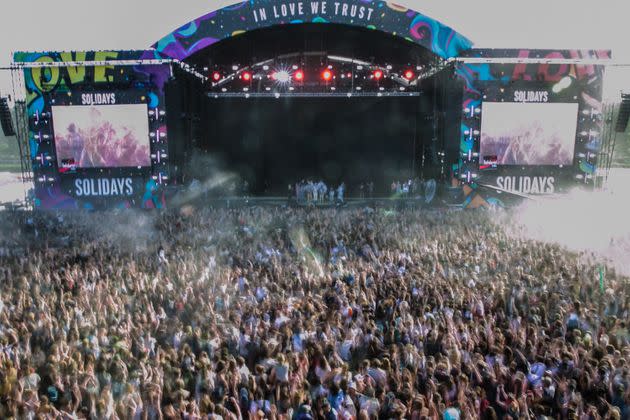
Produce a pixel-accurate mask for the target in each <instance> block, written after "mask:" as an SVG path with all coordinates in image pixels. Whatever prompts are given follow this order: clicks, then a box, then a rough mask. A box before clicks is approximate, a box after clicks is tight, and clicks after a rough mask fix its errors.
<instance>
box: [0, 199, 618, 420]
mask: <svg viewBox="0 0 630 420" xmlns="http://www.w3.org/2000/svg"><path fill="white" fill-rule="evenodd" d="M509 217H510V215H509V214H497V213H489V212H485V211H481V212H473V211H471V212H458V211H448V212H446V211H442V212H438V211H418V210H403V211H392V210H385V209H376V210H375V209H363V210H351V209H345V210H334V209H311V208H301V209H286V208H275V209H269V208H267V209H263V208H256V207H252V208H245V209H231V210H226V209H195V208H193V207H184V208H182V209H180V210H178V211H174V210H173V211H167V212H162V213H158V212H157V211H156V212H154V213H133V212H131V211H126V212H121V213H80V212H75V213H69V214H64V215H63V216H56V215H54V214H47V213H42V214H31V213H23V214H21V213H8V212H7V213H4V214H0V365H1V367H0V418H4V419H83V418H90V419H241V418H246V419H298V420H299V419H302V420H305V419H331V420H332V419H362V420H363V419H414V420H418V419H449V420H450V419H546V418H549V419H580V420H582V419H627V418H630V406H629V403H630V398H629V397H630V391H629V390H630V335H629V333H628V315H629V312H628V311H629V309H630V293H628V291H629V290H628V289H629V285H628V279H627V278H624V277H623V276H621V275H620V274H617V273H615V272H614V271H613V270H611V269H608V270H606V269H605V267H604V266H600V265H598V264H597V263H595V262H594V261H593V260H592V257H591V256H589V255H586V254H575V253H571V252H568V251H567V250H565V249H562V248H561V247H559V246H557V245H554V244H547V243H538V242H534V241H531V240H528V239H526V238H525V237H523V236H521V235H519V232H518V230H512V229H510V230H508V229H507V228H506V227H505V226H513V222H512V221H511V220H510V219H509Z"/></svg>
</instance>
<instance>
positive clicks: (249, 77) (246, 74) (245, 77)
mask: <svg viewBox="0 0 630 420" xmlns="http://www.w3.org/2000/svg"><path fill="white" fill-rule="evenodd" d="M241 79H243V80H244V81H246V82H249V81H250V80H252V74H251V73H250V72H247V71H244V72H243V74H241Z"/></svg>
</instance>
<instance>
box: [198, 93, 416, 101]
mask: <svg viewBox="0 0 630 420" xmlns="http://www.w3.org/2000/svg"><path fill="white" fill-rule="evenodd" d="M207 95H208V97H209V98H215V99H218V98H334V97H337V98H355V97H372V98H375V97H418V96H421V95H422V92H251V93H243V92H210V93H208V94H207Z"/></svg>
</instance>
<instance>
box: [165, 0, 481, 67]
mask: <svg viewBox="0 0 630 420" xmlns="http://www.w3.org/2000/svg"><path fill="white" fill-rule="evenodd" d="M300 23H320V24H326V23H329V24H343V25H353V26H359V27H363V28H367V29H375V30H379V31H383V32H386V33H389V34H392V35H395V36H399V37H402V38H405V39H407V40H408V41H410V42H414V43H417V44H419V45H421V46H423V47H425V48H427V49H428V50H430V51H432V52H434V53H435V54H437V55H438V56H440V57H442V58H451V57H456V56H458V55H460V54H461V53H462V51H466V50H468V49H469V48H470V47H471V46H472V42H471V41H470V40H468V39H467V38H466V37H464V36H462V35H461V34H459V33H457V32H456V31H454V30H453V29H451V28H449V27H448V26H446V25H444V24H442V23H440V22H438V21H436V20H435V19H432V18H430V17H428V16H425V15H423V14H422V13H419V12H416V11H414V10H411V9H408V8H407V7H404V6H400V5H397V4H395V3H390V2H384V1H370V0H343V1H342V0H340V1H331V0H314V1H301V0H291V1H282V0H280V1H270V0H249V1H244V2H241V3H237V4H234V5H231V6H228V7H224V8H223V9H219V10H215V11H213V12H210V13H208V14H206V15H204V16H201V17H199V18H197V19H195V20H193V21H192V22H189V23H187V24H185V25H183V26H181V27H180V28H178V29H176V30H175V31H173V32H171V33H170V34H168V35H166V36H165V37H163V38H162V39H160V40H159V41H157V42H156V43H155V44H154V45H153V48H155V49H156V50H157V51H158V52H159V53H161V54H164V55H166V56H169V57H172V58H176V59H178V60H185V59H186V58H188V57H190V56H191V55H193V54H195V53H196V52H198V51H201V50H202V49H204V48H206V47H208V46H209V45H212V44H214V43H216V42H218V41H220V40H223V39H226V38H230V37H233V36H238V35H240V34H242V33H244V32H247V31H251V30H254V29H261V28H266V27H270V26H274V25H287V24H300Z"/></svg>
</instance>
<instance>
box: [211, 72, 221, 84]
mask: <svg viewBox="0 0 630 420" xmlns="http://www.w3.org/2000/svg"><path fill="white" fill-rule="evenodd" d="M212 80H214V81H215V82H218V81H219V80H221V73H219V72H218V71H215V72H213V73H212Z"/></svg>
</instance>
